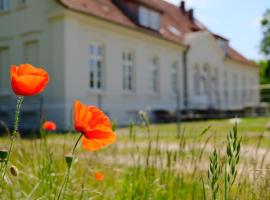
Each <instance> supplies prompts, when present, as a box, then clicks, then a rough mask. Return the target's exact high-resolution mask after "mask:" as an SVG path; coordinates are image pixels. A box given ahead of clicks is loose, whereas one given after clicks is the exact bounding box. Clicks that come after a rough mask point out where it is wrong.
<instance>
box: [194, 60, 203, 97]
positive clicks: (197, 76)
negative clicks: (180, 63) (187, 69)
mask: <svg viewBox="0 0 270 200" xmlns="http://www.w3.org/2000/svg"><path fill="white" fill-rule="evenodd" d="M193 73H194V74H193V76H194V78H193V81H194V82H193V91H194V93H195V94H196V95H200V93H201V91H200V68H199V66H198V65H197V64H196V65H195V66H194V72H193Z"/></svg>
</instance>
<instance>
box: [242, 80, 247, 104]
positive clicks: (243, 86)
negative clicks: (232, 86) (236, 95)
mask: <svg viewBox="0 0 270 200" xmlns="http://www.w3.org/2000/svg"><path fill="white" fill-rule="evenodd" d="M245 101H246V76H245V75H243V76H242V102H243V103H245Z"/></svg>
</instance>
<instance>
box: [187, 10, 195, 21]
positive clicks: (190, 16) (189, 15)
mask: <svg viewBox="0 0 270 200" xmlns="http://www.w3.org/2000/svg"><path fill="white" fill-rule="evenodd" d="M193 12H194V11H193V8H191V9H190V10H189V11H188V18H189V20H191V21H193V20H194V16H193Z"/></svg>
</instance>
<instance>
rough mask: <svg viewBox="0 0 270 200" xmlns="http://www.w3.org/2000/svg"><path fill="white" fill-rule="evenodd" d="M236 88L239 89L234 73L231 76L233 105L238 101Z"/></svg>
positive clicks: (236, 76)
mask: <svg viewBox="0 0 270 200" xmlns="http://www.w3.org/2000/svg"><path fill="white" fill-rule="evenodd" d="M238 88H239V85H238V75H237V73H234V74H233V98H234V102H235V103H238V100H239V97H238V96H239V95H238Z"/></svg>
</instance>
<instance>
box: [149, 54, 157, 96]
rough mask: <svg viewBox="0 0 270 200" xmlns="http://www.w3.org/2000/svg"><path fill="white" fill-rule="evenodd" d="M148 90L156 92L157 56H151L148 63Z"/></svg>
mask: <svg viewBox="0 0 270 200" xmlns="http://www.w3.org/2000/svg"><path fill="white" fill-rule="evenodd" d="M150 92H151V93H157V92H158V58H153V59H152V60H151V63H150Z"/></svg>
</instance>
